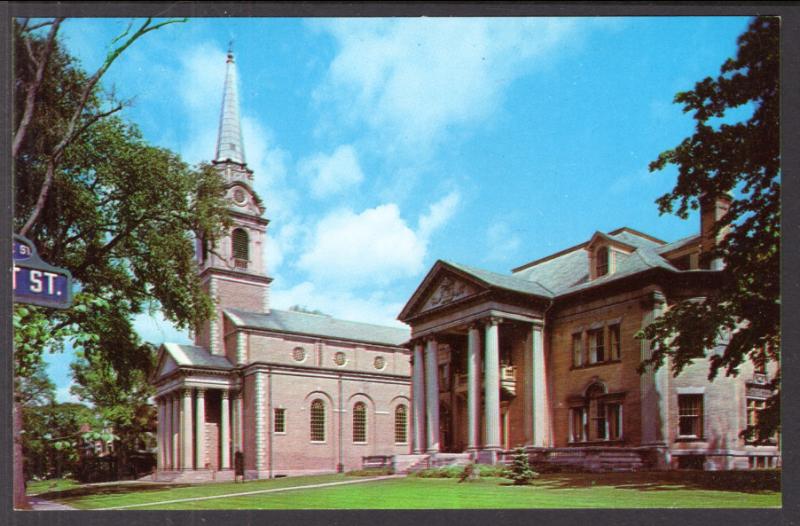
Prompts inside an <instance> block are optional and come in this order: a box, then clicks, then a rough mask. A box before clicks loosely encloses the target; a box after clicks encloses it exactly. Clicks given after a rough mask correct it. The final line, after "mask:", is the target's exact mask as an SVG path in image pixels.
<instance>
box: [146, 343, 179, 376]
mask: <svg viewBox="0 0 800 526" xmlns="http://www.w3.org/2000/svg"><path fill="white" fill-rule="evenodd" d="M177 368H178V364H177V363H176V362H175V360H174V359H173V358H172V356H170V355H169V353H168V352H167V351H166V349H165V348H164V346H163V345H162V346H161V349H160V350H159V352H158V365H157V366H156V369H155V372H154V373H153V376H152V378H153V381H158V380H159V379H161V378H163V377H165V376H167V375H168V374H170V373H171V372H172V371H174V370H175V369H177Z"/></svg>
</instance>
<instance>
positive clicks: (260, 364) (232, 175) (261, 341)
mask: <svg viewBox="0 0 800 526" xmlns="http://www.w3.org/2000/svg"><path fill="white" fill-rule="evenodd" d="M213 164H214V166H215V167H216V169H217V170H218V171H219V173H220V175H221V176H222V177H223V178H224V181H225V183H226V187H227V194H226V197H227V199H228V201H229V203H230V214H231V217H232V219H233V226H232V228H231V229H230V231H229V232H228V234H227V236H225V238H224V239H222V240H221V241H220V242H219V243H218V244H217V245H216V246H215V247H209V246H208V244H207V243H206V242H205V241H204V240H202V239H199V240H198V241H197V262H198V272H199V275H200V279H201V281H202V284H203V287H204V288H205V290H206V291H207V292H208V293H209V294H210V295H211V297H212V298H213V299H214V300H215V302H216V315H215V316H214V317H213V318H212V319H211V320H210V322H208V323H206V325H205V326H204V327H203V328H201V329H200V330H198V331H197V333H196V334H195V336H194V339H195V342H194V345H179V344H172V343H165V344H164V345H163V346H162V347H161V349H160V350H159V355H158V366H157V369H156V373H155V374H154V376H153V378H152V382H153V384H154V385H155V388H156V398H155V401H156V405H157V408H158V430H157V438H158V440H157V442H158V454H157V472H156V477H155V478H156V479H157V480H163V481H201V480H231V479H233V476H234V471H233V468H234V460H235V458H236V453H237V452H241V454H242V457H243V461H244V470H245V477H246V478H248V479H256V478H272V477H276V476H285V475H298V474H310V473H324V472H336V471H343V470H352V469H358V468H360V467H361V465H362V459H363V457H369V456H379V455H380V456H386V457H389V456H394V455H397V454H404V453H406V454H407V453H409V451H410V414H411V404H410V386H409V383H410V380H409V377H410V363H409V362H410V360H409V358H410V357H409V354H410V353H409V351H408V350H407V349H406V348H405V347H403V344H405V342H407V341H408V338H409V333H408V331H407V330H405V329H400V328H393V327H384V326H377V325H371V324H365V323H356V322H351V321H343V320H337V319H334V318H332V317H330V316H326V315H322V314H311V313H306V312H297V311H293V310H288V311H286V310H276V309H273V308H271V307H270V301H269V288H270V283H271V281H272V279H271V278H270V277H269V276H268V275H267V273H266V268H267V267H266V261H265V259H264V257H263V253H264V248H265V246H266V235H267V226H268V223H269V221H268V220H267V219H265V218H264V212H265V207H264V204H263V202H262V200H261V199H260V198H259V196H258V195H257V194H256V192H255V191H254V189H253V180H254V174H253V172H252V171H251V170H250V169H249V168H248V167H247V162H246V160H245V152H244V148H243V142H242V133H241V126H240V119H239V101H238V86H237V74H236V64H235V62H234V57H233V53H232V52H231V51H229V52H228V56H227V65H226V76H225V85H224V95H223V103H222V114H221V118H220V125H219V135H218V142H217V151H216V156H215V159H214V161H213ZM212 248H213V250H212Z"/></svg>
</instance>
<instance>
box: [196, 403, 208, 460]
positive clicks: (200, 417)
mask: <svg viewBox="0 0 800 526" xmlns="http://www.w3.org/2000/svg"><path fill="white" fill-rule="evenodd" d="M196 406H197V411H196V412H197V422H196V423H195V429H196V430H197V431H196V432H195V461H194V466H195V469H204V468H205V467H206V390H205V389H198V390H197V399H196Z"/></svg>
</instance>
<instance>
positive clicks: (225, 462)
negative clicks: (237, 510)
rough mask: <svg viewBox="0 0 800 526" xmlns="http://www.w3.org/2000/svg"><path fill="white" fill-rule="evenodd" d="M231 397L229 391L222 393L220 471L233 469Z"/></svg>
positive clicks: (225, 390)
mask: <svg viewBox="0 0 800 526" xmlns="http://www.w3.org/2000/svg"><path fill="white" fill-rule="evenodd" d="M230 403H231V400H230V396H229V395H228V390H227V389H224V390H223V391H222V402H221V406H220V429H219V442H220V449H221V452H222V455H221V456H220V469H230V468H231V427H230V426H231V422H230Z"/></svg>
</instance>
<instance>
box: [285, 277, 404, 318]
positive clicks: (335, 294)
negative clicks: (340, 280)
mask: <svg viewBox="0 0 800 526" xmlns="http://www.w3.org/2000/svg"><path fill="white" fill-rule="evenodd" d="M271 301H272V306H273V307H274V308H277V309H288V308H289V307H291V306H293V305H301V306H303V307H306V308H310V309H316V310H319V311H321V312H324V313H325V314H327V315H329V316H333V317H335V318H340V319H344V320H354V321H360V322H363V323H374V324H377V325H389V326H394V327H406V325H404V324H402V323H400V322H399V321H398V320H397V315H398V314H399V313H400V311H401V310H402V308H403V305H404V303H403V302H402V301H394V300H393V299H392V298H388V297H386V296H385V295H384V294H383V293H382V292H381V291H376V292H374V293H373V294H371V295H366V294H359V295H355V294H353V293H352V292H350V291H346V290H345V291H343V290H334V289H328V288H327V287H325V286H324V285H323V286H320V285H317V284H314V283H312V282H310V281H305V282H302V283H300V284H298V285H296V286H294V287H291V288H289V289H286V290H280V289H275V290H273V291H272V293H271Z"/></svg>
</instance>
